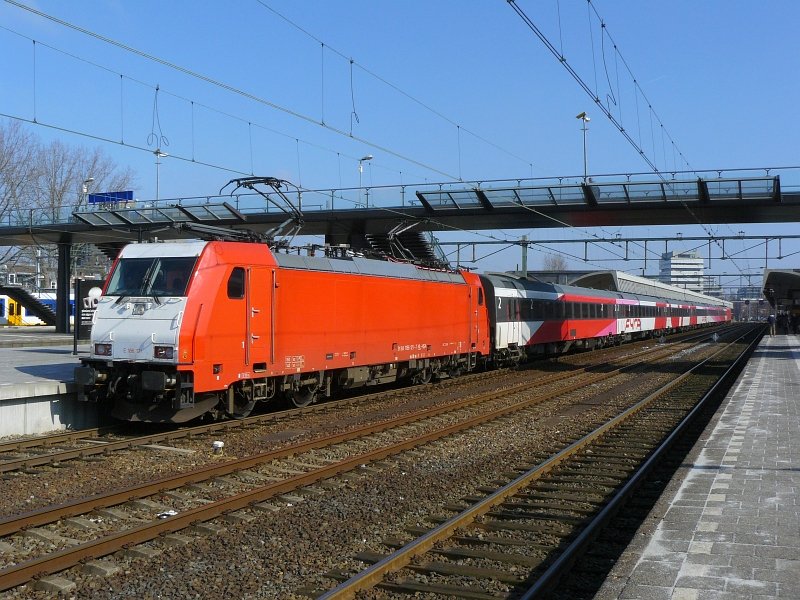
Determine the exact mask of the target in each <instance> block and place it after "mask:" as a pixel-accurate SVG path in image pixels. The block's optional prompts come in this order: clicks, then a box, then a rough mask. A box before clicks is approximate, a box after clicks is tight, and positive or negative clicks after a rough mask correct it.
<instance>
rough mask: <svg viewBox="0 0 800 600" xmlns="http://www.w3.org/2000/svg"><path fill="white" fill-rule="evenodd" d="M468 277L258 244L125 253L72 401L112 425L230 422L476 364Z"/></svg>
mask: <svg viewBox="0 0 800 600" xmlns="http://www.w3.org/2000/svg"><path fill="white" fill-rule="evenodd" d="M487 323H488V315H487V306H486V299H485V298H484V292H483V289H482V287H481V283H480V280H479V277H478V276H477V275H474V274H470V273H466V272H450V271H444V270H435V269H427V268H422V267H418V266H415V265H412V264H405V263H397V262H391V261H385V260H372V259H367V258H360V257H356V256H338V257H328V256H299V255H296V254H285V253H279V252H273V251H272V250H270V248H269V246H268V245H267V244H263V243H252V242H227V241H192V242H156V243H143V244H131V245H128V246H126V247H125V248H124V249H123V250H122V252H121V253H120V255H119V257H118V259H117V261H116V262H115V264H114V266H113V269H112V272H111V274H110V277H109V279H108V281H107V283H106V286H105V289H104V290H103V295H102V297H101V298H100V300H99V303H98V306H97V311H96V313H95V317H94V324H93V326H92V334H91V350H90V355H89V357H88V358H84V359H82V361H81V362H82V364H81V366H80V367H77V368H76V372H75V377H76V382H77V383H78V384H79V386H78V387H79V389H80V390H81V392H80V393H81V394H82V396H83V397H84V398H86V399H93V400H97V401H99V402H102V403H104V404H105V405H107V406H108V407H110V410H111V414H112V415H113V416H115V417H116V418H120V419H124V420H134V421H135V420H141V421H169V422H185V421H187V420H189V419H192V418H195V417H198V416H200V415H203V414H207V413H210V414H211V415H215V416H219V415H222V414H227V415H229V416H233V417H243V416H246V415H247V414H249V413H250V411H251V410H252V409H253V407H254V406H255V404H256V403H257V402H259V401H271V400H273V399H277V398H287V399H289V400H290V401H291V402H292V403H294V404H295V405H297V406H304V405H307V404H309V403H310V402H312V401H313V400H314V399H315V398H316V397H322V396H330V395H331V394H332V393H333V392H334V391H335V390H337V389H348V388H355V387H359V386H366V385H374V384H380V383H388V382H393V381H397V380H401V379H407V380H410V381H428V380H430V379H431V378H432V377H435V376H437V375H439V374H457V373H461V372H465V371H470V370H472V369H474V368H475V366H476V365H477V364H478V363H479V362H480V361H481V360H483V359H485V357H487V356H488V355H489V335H490V332H489V331H488V327H487Z"/></svg>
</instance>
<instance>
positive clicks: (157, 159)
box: [153, 148, 169, 201]
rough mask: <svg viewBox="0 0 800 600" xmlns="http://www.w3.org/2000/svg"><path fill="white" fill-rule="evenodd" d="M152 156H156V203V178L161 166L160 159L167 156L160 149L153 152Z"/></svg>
mask: <svg viewBox="0 0 800 600" xmlns="http://www.w3.org/2000/svg"><path fill="white" fill-rule="evenodd" d="M153 154H155V155H156V201H158V183H159V182H158V178H159V167H160V166H161V161H160V160H159V159H160V158H164V157H165V156H169V154H167V153H166V152H162V151H161V148H156V149H155V150H153Z"/></svg>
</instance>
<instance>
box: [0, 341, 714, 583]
mask: <svg viewBox="0 0 800 600" xmlns="http://www.w3.org/2000/svg"><path fill="white" fill-rule="evenodd" d="M705 337H708V334H706V335H705ZM673 349H675V348H674V347H673V348H669V347H659V348H655V349H651V351H650V352H649V354H650V355H651V357H652V359H653V360H656V357H661V358H663V356H664V355H665V354H667V353H668V352H669V351H671V350H673ZM640 359H641V354H640V355H638V356H637V357H634V358H632V359H631V361H632V362H636V361H638V360H640ZM630 368H631V366H630V365H628V366H624V367H619V368H618V369H615V370H607V371H606V372H602V373H590V374H584V375H583V377H582V378H581V377H576V379H582V380H581V381H580V382H574V383H573V384H571V385H567V384H566V383H564V382H561V383H558V384H557V385H554V386H552V387H553V388H554V389H552V390H550V391H549V392H548V393H547V394H541V393H539V394H535V393H533V391H532V390H534V389H539V388H541V386H542V382H541V379H539V380H538V381H536V382H530V381H529V382H526V383H523V384H519V385H517V386H516V387H515V388H508V389H504V390H501V391H494V392H491V393H487V394H483V395H480V396H477V397H473V398H469V399H466V400H464V401H462V402H461V403H455V404H453V405H450V406H439V407H434V408H429V409H425V410H421V411H417V412H416V413H412V414H410V415H404V416H403V417H399V418H396V419H393V420H391V421H385V422H383V423H381V424H378V425H371V426H369V427H365V428H362V429H360V430H355V431H350V432H347V433H345V434H340V435H338V436H330V437H329V438H325V439H318V440H314V441H311V442H307V443H305V444H295V445H293V446H289V447H286V448H283V449H281V450H279V451H276V452H271V453H264V454H261V455H258V456H251V457H247V458H245V459H241V460H238V461H228V462H225V463H222V464H219V465H213V466H211V467H206V468H203V469H199V470H196V471H194V472H191V473H185V474H183V475H180V476H178V477H172V478H165V479H161V480H159V481H156V482H151V483H148V484H147V485H142V486H136V487H133V488H127V489H124V490H119V491H117V492H114V493H111V494H105V495H100V496H96V497H93V498H89V499H85V500H82V501H76V502H72V503H69V504H66V505H62V506H57V507H51V508H48V509H42V510H38V511H33V512H32V513H29V514H26V515H20V516H18V517H15V518H8V519H5V520H3V521H0V535H2V536H3V539H2V543H3V544H5V545H6V548H5V551H4V556H6V557H9V556H17V561H16V562H14V564H5V565H3V566H2V569H0V590H5V589H9V588H10V587H14V586H18V585H21V584H22V583H25V582H27V581H29V580H30V579H31V578H32V577H34V576H37V575H40V574H42V573H53V572H57V571H60V570H62V569H65V568H68V567H70V566H73V565H76V564H78V563H79V562H81V561H90V560H92V559H93V558H96V557H98V556H102V555H105V554H109V553H112V552H115V551H116V550H119V549H120V548H124V547H130V546H131V545H133V544H140V543H142V542H145V541H147V540H152V539H155V538H156V537H159V536H166V535H170V534H173V533H174V532H177V531H180V530H181V529H185V528H187V527H190V526H193V525H194V526H197V524H198V523H201V522H205V521H208V520H210V519H213V518H215V517H218V516H220V515H228V518H230V519H237V518H240V517H238V516H236V511H240V510H241V509H244V508H248V507H253V506H256V507H257V508H258V506H259V505H263V503H265V502H266V501H268V500H269V499H270V498H275V497H277V496H280V495H281V494H286V493H289V492H291V491H293V490H297V489H298V488H303V487H304V486H309V485H312V484H315V483H317V482H320V481H323V480H328V479H331V478H335V477H336V476H338V475H339V474H341V473H343V472H346V471H353V470H355V471H358V470H359V469H361V468H362V465H366V464H369V463H374V462H375V461H380V460H383V459H385V458H386V457H388V456H393V455H395V454H398V453H401V452H404V451H406V450H408V449H409V448H413V447H416V446H419V445H422V444H426V443H430V442H431V441H433V440H435V439H442V438H443V437H446V436H450V435H453V434H454V433H456V432H458V431H463V430H465V429H468V428H470V427H477V426H480V425H481V424H483V423H486V422H487V421H491V420H494V419H498V418H500V417H503V416H507V415H510V414H514V413H515V412H519V411H521V410H526V409H528V408H530V407H531V406H535V405H536V404H539V403H541V402H543V401H545V400H547V399H548V398H552V397H556V396H558V395H563V394H565V393H568V392H569V391H570V390H571V389H578V388H580V387H582V386H586V385H596V384H597V383H598V382H600V381H603V380H606V379H610V378H612V377H614V376H615V374H616V373H618V372H619V371H622V370H626V369H630ZM570 375H571V376H574V374H570ZM564 377H566V375H564ZM514 395H517V396H519V397H518V398H514ZM492 403H494V404H493V405H492V407H491V410H490V409H489V408H488V405H490V404H492ZM457 413H460V414H457ZM123 504H124V507H123ZM114 507H117V508H114ZM257 508H256V509H257ZM170 511H174V513H176V514H172V513H171V512H170ZM81 515H83V516H81ZM98 515H100V516H99V517H98ZM143 520H144V521H143ZM212 529H213V528H212ZM26 540H36V541H38V542H45V543H46V544H48V545H49V546H51V547H52V549H53V551H52V552H50V553H48V554H45V555H42V556H33V553H32V550H31V549H30V547H29V546H31V545H32V544H29V543H28V542H26ZM40 545H41V544H40ZM9 562H11V561H9Z"/></svg>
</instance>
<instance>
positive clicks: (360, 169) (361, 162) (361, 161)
mask: <svg viewBox="0 0 800 600" xmlns="http://www.w3.org/2000/svg"><path fill="white" fill-rule="evenodd" d="M373 158H375V157H374V156H372V154H367V155H366V156H362V157H361V158H359V159H358V203H359V204H361V180H362V174H363V173H364V162H365V161H367V162H368V161H370V160H372V159H373ZM367 202H369V196H368V197H367Z"/></svg>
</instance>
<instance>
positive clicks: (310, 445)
mask: <svg viewBox="0 0 800 600" xmlns="http://www.w3.org/2000/svg"><path fill="white" fill-rule="evenodd" d="M629 368H631V366H627V367H620V368H619V369H616V370H614V371H610V372H608V373H602V374H600V375H594V377H593V378H592V379H591V380H590V381H588V382H587V381H582V382H579V383H577V384H573V385H572V386H569V387H566V388H563V387H562V388H559V389H557V390H553V391H551V392H548V393H545V394H541V395H539V396H537V397H536V398H533V399H528V400H525V401H523V404H525V406H528V405H530V404H535V403H539V402H543V401H546V400H549V399H551V398H553V397H556V396H560V395H563V394H565V393H568V392H570V391H573V390H574V389H578V388H579V387H585V386H586V385H592V384H594V383H597V382H599V381H602V380H604V379H608V378H609V377H613V376H614V375H615V374H616V373H617V372H618V371H622V370H625V369H629ZM582 373H583V370H579V371H575V372H568V373H561V374H558V375H556V376H555V377H553V378H552V379H551V380H548V381H547V382H545V383H556V382H557V381H560V380H561V379H566V378H568V377H572V376H576V375H580V374H582ZM541 385H542V381H541V380H537V381H534V382H531V381H529V382H525V383H520V384H517V385H515V386H512V387H509V388H504V389H502V390H495V391H491V392H486V393H484V394H479V395H478V396H474V397H472V398H467V399H464V400H461V401H459V402H457V403H455V404H449V405H446V406H435V407H431V408H423V409H420V410H417V411H414V412H412V413H408V414H406V415H402V416H400V417H395V418H393V419H390V420H388V421H383V422H381V423H379V424H370V425H365V426H364V427H360V428H358V429H354V430H351V431H348V432H345V433H337V434H333V435H329V436H325V437H322V438H317V439H314V440H311V441H308V442H299V443H296V444H292V445H289V446H284V447H282V448H279V449H277V450H272V451H269V452H262V453H259V454H255V455H252V456H249V457H246V458H243V459H238V460H235V461H229V462H226V463H222V464H215V465H210V466H206V467H201V468H200V469H195V470H193V471H190V472H188V473H181V474H178V475H172V476H168V477H163V478H161V479H158V480H156V481H152V482H148V483H145V484H141V485H137V486H133V487H129V488H124V489H121V490H116V491H112V492H109V493H107V494H101V495H98V496H93V497H91V498H88V499H81V500H76V501H74V502H70V503H66V504H61V505H58V506H55V507H45V508H42V509H39V510H35V511H30V512H28V513H23V514H20V515H15V516H13V517H7V518H5V519H0V537H3V536H8V535H12V534H14V533H17V532H19V531H22V530H24V529H27V528H30V527H39V526H42V525H46V524H48V523H53V522H55V521H58V520H59V519H63V518H67V517H72V516H75V515H78V514H84V513H87V512H90V511H92V510H96V509H98V508H107V507H109V506H114V505H117V504H122V503H124V502H129V501H131V500H136V499H139V498H144V497H147V496H151V495H153V494H157V493H160V492H163V491H168V490H173V489H177V488H180V487H182V486H185V485H188V484H193V483H200V482H202V481H208V480H209V479H213V478H214V477H220V476H222V475H230V474H231V473H235V472H237V471H243V470H245V469H250V468H253V467H255V466H258V465H261V464H263V463H265V462H269V461H271V460H275V459H280V458H286V457H288V456H291V455H296V454H299V453H303V452H309V451H311V450H315V449H319V448H326V447H330V446H333V445H335V444H339V443H342V442H347V441H351V440H354V439H358V438H362V437H365V436H368V435H373V434H375V433H380V432H383V431H387V430H390V429H394V428H397V427H401V426H403V425H407V424H409V423H414V422H419V421H421V420H422V419H430V418H435V417H438V416H440V415H443V414H446V413H451V412H455V411H458V410H463V409H465V408H469V407H470V406H472V405H474V404H479V403H481V402H490V401H492V400H496V399H498V398H502V397H504V396H510V395H512V394H518V393H522V392H525V391H528V390H530V389H534V388H538V387H540V386H541ZM518 406H519V404H515V405H512V406H511V407H510V408H513V409H515V410H516V409H517V408H516V407H518ZM523 408H524V407H523Z"/></svg>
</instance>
